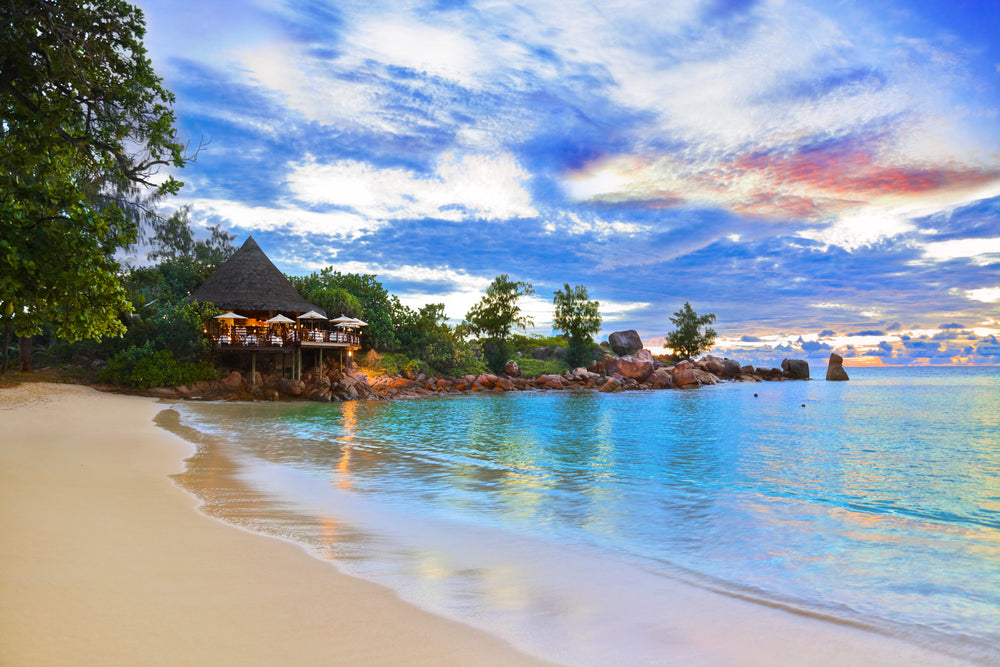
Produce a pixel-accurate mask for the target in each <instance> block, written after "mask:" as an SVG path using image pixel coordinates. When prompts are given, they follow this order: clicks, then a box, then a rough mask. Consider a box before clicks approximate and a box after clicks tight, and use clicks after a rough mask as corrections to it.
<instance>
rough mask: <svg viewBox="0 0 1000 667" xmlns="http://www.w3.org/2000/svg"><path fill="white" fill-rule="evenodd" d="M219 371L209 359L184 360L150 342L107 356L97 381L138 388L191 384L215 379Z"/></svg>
mask: <svg viewBox="0 0 1000 667" xmlns="http://www.w3.org/2000/svg"><path fill="white" fill-rule="evenodd" d="M217 377H218V373H217V372H216V371H215V369H214V368H213V367H212V365H211V364H209V363H205V362H202V363H194V362H183V361H177V360H176V359H174V357H173V355H171V354H170V352H168V351H166V350H154V349H153V346H152V345H151V344H148V343H147V344H146V345H144V346H142V347H131V348H129V349H127V350H122V351H121V352H119V353H118V354H116V355H115V356H113V357H111V358H110V359H108V365H107V366H106V367H104V368H102V369H101V370H100V372H99V373H98V374H97V380H98V381H99V382H114V383H117V384H125V385H129V386H132V387H138V388H139V389H149V388H150V387H170V386H175V385H179V384H194V383H195V382H200V381H201V380H214V379H216V378H217Z"/></svg>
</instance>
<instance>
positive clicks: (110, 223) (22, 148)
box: [0, 0, 193, 340]
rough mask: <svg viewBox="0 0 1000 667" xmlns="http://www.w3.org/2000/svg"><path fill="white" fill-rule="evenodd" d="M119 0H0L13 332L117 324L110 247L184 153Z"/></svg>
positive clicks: (102, 328)
mask: <svg viewBox="0 0 1000 667" xmlns="http://www.w3.org/2000/svg"><path fill="white" fill-rule="evenodd" d="M144 35H145V23H144V19H143V14H142V12H141V11H140V10H139V9H137V8H136V7H133V6H132V5H129V4H128V3H126V2H123V1H122V0H60V1H59V2H52V1H51V0H4V1H2V3H0V223H2V224H0V295H2V297H0V298H2V299H3V300H4V302H5V303H4V304H3V306H4V312H5V313H8V312H9V315H8V316H7V317H9V320H8V321H6V322H5V323H6V324H7V325H9V326H10V327H11V328H12V330H13V332H14V333H15V334H16V335H18V336H22V337H26V336H31V335H33V334H36V333H38V332H40V331H41V329H42V327H43V325H44V324H46V323H51V325H52V326H53V328H54V331H55V334H56V335H57V336H59V337H61V338H65V339H68V340H77V339H82V338H100V337H102V336H113V335H119V334H121V333H122V332H123V328H124V327H123V325H122V322H121V320H120V319H119V314H120V313H121V312H123V311H127V310H129V309H130V308H131V306H130V304H129V302H128V298H127V294H126V291H125V289H124V288H123V286H122V284H121V281H120V280H119V279H118V275H117V274H118V271H119V266H118V263H117V262H116V261H115V252H116V251H117V250H118V249H119V248H122V247H125V246H128V245H130V244H132V243H133V242H135V240H136V238H137V232H138V227H139V224H140V222H141V221H143V220H144V219H148V217H149V216H151V215H153V210H154V209H153V204H154V202H155V201H156V200H157V199H159V198H161V197H163V196H166V195H170V194H176V193H177V191H178V190H179V188H180V187H181V185H182V184H181V183H180V182H179V181H177V180H176V179H174V178H173V177H172V176H168V177H167V178H166V179H156V178H155V176H156V174H157V173H158V172H159V170H160V169H161V168H162V167H183V166H184V164H185V163H186V162H188V161H190V160H191V159H193V158H192V157H188V156H186V155H185V147H184V146H183V145H181V144H180V143H179V142H178V141H177V139H176V133H175V130H174V115H173V112H172V111H171V108H170V106H171V104H172V102H173V100H174V97H173V95H172V94H171V93H170V92H169V91H167V90H166V89H165V88H164V87H163V85H162V82H161V80H160V78H159V77H158V76H157V75H156V73H155V72H154V70H153V67H152V64H151V63H150V61H149V59H148V58H147V57H146V50H145V47H144V46H143V43H142V39H143V36H144Z"/></svg>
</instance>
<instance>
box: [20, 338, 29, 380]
mask: <svg viewBox="0 0 1000 667" xmlns="http://www.w3.org/2000/svg"><path fill="white" fill-rule="evenodd" d="M17 342H18V347H17V352H18V357H17V361H18V370H19V371H20V372H21V373H30V372H31V336H28V337H27V338H19V339H18V341H17Z"/></svg>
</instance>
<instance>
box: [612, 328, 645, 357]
mask: <svg viewBox="0 0 1000 667" xmlns="http://www.w3.org/2000/svg"><path fill="white" fill-rule="evenodd" d="M608 344H609V345H610V346H611V349H612V350H613V351H614V353H615V354H617V355H618V356H619V357H627V356H628V355H630V354H635V353H636V352H638V351H639V350H641V349H642V339H641V338H639V332H637V331H636V330H635V329H629V330H628V331H616V332H614V333H613V334H611V335H610V336H608Z"/></svg>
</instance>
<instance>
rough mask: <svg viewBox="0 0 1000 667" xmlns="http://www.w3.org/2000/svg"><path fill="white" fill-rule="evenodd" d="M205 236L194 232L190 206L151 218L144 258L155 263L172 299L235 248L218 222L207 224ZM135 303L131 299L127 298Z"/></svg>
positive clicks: (202, 278) (190, 289)
mask: <svg viewBox="0 0 1000 667" xmlns="http://www.w3.org/2000/svg"><path fill="white" fill-rule="evenodd" d="M206 229H207V230H208V232H209V237H208V238H207V239H199V238H197V237H196V236H195V233H194V230H193V229H192V226H191V209H190V207H189V206H182V207H181V208H180V209H178V210H177V211H175V212H174V213H173V214H172V215H170V216H169V217H167V218H163V219H160V220H155V221H154V222H153V236H152V238H151V239H150V247H151V249H150V251H149V252H148V253H147V254H146V258H147V259H150V260H153V261H156V260H159V262H160V263H159V264H158V265H157V266H156V268H155V272H156V274H157V275H158V276H159V277H160V278H161V279H162V283H161V285H162V287H163V288H164V290H165V295H166V296H168V297H169V298H170V299H171V300H173V301H178V300H183V299H185V298H187V297H188V296H189V295H190V294H191V292H193V291H194V290H195V289H197V288H198V286H199V285H201V284H202V283H203V282H205V280H207V279H208V277H209V276H210V275H212V274H213V273H214V272H215V270H216V269H217V268H219V266H221V265H222V263H223V262H225V261H226V260H227V259H229V257H230V256H231V255H232V254H233V253H234V252H235V251H236V248H234V247H233V241H234V240H235V239H236V237H235V236H234V235H233V234H230V233H228V232H226V231H225V230H224V229H222V227H221V226H220V225H208V226H207V227H206ZM131 301H132V303H133V305H135V299H131Z"/></svg>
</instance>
